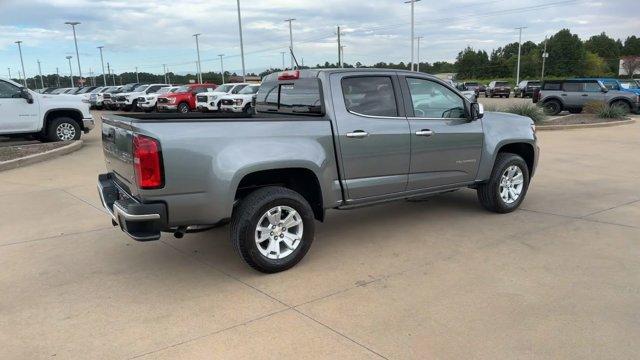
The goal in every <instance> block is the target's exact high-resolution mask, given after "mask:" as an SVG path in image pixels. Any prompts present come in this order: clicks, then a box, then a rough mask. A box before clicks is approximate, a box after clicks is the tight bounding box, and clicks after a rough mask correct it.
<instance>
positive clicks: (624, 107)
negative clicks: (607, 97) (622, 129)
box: [611, 100, 631, 115]
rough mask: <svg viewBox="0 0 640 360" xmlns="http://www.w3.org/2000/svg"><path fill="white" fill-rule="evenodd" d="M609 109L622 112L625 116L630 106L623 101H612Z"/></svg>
mask: <svg viewBox="0 0 640 360" xmlns="http://www.w3.org/2000/svg"><path fill="white" fill-rule="evenodd" d="M611 107H614V108H618V109H620V111H622V112H623V113H624V114H625V115H627V114H629V113H630V112H631V106H630V105H629V103H627V102H626V101H623V100H617V101H614V102H613V103H611Z"/></svg>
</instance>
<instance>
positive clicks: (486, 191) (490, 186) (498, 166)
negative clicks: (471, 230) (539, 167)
mask: <svg viewBox="0 0 640 360" xmlns="http://www.w3.org/2000/svg"><path fill="white" fill-rule="evenodd" d="M512 170H513V173H512V172H511V171H512ZM516 175H517V176H516ZM518 182H520V183H519V184H517V183H518ZM528 188H529V168H528V167H527V163H526V162H525V161H524V159H522V157H520V156H519V155H516V154H512V153H499V154H498V156H497V157H496V162H495V164H494V165H493V170H492V171H491V177H490V178H489V181H488V182H487V183H484V184H480V185H479V186H478V190H477V191H478V200H479V201H480V204H481V205H482V207H484V208H485V209H487V210H489V211H493V212H497V213H500V214H504V213H509V212H512V211H514V210H516V209H517V208H518V207H519V206H520V204H521V203H522V201H523V200H524V197H525V196H526V194H527V189H528Z"/></svg>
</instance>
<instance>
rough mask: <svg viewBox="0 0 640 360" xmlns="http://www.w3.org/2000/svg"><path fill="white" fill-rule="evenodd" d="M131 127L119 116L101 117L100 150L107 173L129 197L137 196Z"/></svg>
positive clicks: (125, 119)
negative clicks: (101, 150) (111, 175)
mask: <svg viewBox="0 0 640 360" xmlns="http://www.w3.org/2000/svg"><path fill="white" fill-rule="evenodd" d="M133 133H134V131H133V127H132V126H131V120H129V119H127V118H124V117H121V116H109V117H106V116H103V117H102V149H103V151H104V159H105V165H106V168H107V172H109V173H111V174H113V178H114V181H115V182H116V183H117V184H118V185H120V186H121V187H122V188H123V190H125V191H127V192H128V193H129V194H131V195H137V194H138V189H137V185H136V176H135V171H134V168H133Z"/></svg>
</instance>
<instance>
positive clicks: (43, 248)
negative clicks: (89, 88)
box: [0, 124, 640, 359]
mask: <svg viewBox="0 0 640 360" xmlns="http://www.w3.org/2000/svg"><path fill="white" fill-rule="evenodd" d="M540 138H541V139H540V143H541V147H542V155H541V160H540V166H539V168H538V173H537V175H536V177H535V178H534V180H533V183H532V186H531V189H530V192H529V194H528V197H527V200H526V201H525V203H524V205H523V207H522V209H521V210H519V211H516V212H514V213H512V214H507V215H496V214H492V213H488V212H486V211H484V210H482V209H481V208H480V206H479V205H478V203H477V201H476V198H475V193H474V192H473V191H470V190H464V191H458V192H455V193H451V194H447V195H442V196H439V197H435V198H432V199H430V200H427V201H422V202H397V203H393V204H389V205H385V206H376V207H370V208H364V209H360V210H352V211H332V212H330V213H329V215H328V219H327V221H326V223H324V224H320V225H319V226H318V230H317V238H316V241H315V243H314V244H313V246H312V248H311V250H310V251H309V253H308V255H307V257H306V258H305V259H304V260H303V261H302V262H301V263H300V264H299V265H298V266H296V267H295V268H294V269H292V270H290V271H287V272H284V273H280V274H276V275H263V274H259V273H257V272H254V271H251V270H249V269H248V268H247V267H246V266H245V265H243V264H242V263H241V261H240V260H239V258H238V257H237V256H236V255H235V254H234V253H233V251H232V247H231V246H230V243H229V241H228V238H227V233H228V228H226V227H225V228H221V229H216V230H212V231H208V232H205V233H200V234H193V235H187V236H186V237H185V238H184V239H180V240H178V239H174V238H172V236H163V237H162V239H161V240H160V241H156V242H151V243H137V242H135V241H132V240H130V239H129V238H128V237H126V236H124V235H123V234H122V233H121V232H120V230H118V229H116V228H112V227H111V225H110V221H109V219H108V217H107V216H106V215H105V214H104V213H103V212H102V210H101V209H100V206H99V204H98V198H97V195H96V191H95V185H94V184H95V180H96V175H97V174H98V173H100V172H101V171H103V163H102V154H101V149H100V139H99V136H98V132H97V131H95V132H93V133H92V134H90V135H89V136H88V137H86V138H85V139H86V142H85V147H84V148H83V149H81V150H80V151H78V152H75V153H73V154H70V155H67V156H64V157H61V158H58V159H55V160H53V161H49V162H47V163H41V164H36V165H32V166H29V167H26V168H21V169H16V170H11V171H6V172H2V173H0V269H1V271H0V344H2V349H0V354H2V355H0V357H2V358H6V359H37V358H51V357H54V356H55V358H58V359H60V358H62V359H67V358H84V359H95V358H113V359H123V358H136V357H142V358H149V359H152V358H153V359H156V358H164V359H175V358H189V359H194V358H203V359H212V358H215V359H217V358H221V359H222V358H231V359H243V358H247V359H249V358H259V359H265V358H294V359H304V358H308V359H319V358H328V359H347V358H372V359H375V358H389V359H408V358H416V359H426V358H456V359H464V358H487V359H496V358H509V359H514V358H576V359H584V358H593V359H604V358H615V359H622V358H636V357H637V355H638V353H640V343H639V342H638V339H640V315H639V314H640V260H639V259H640V141H639V140H638V139H640V124H633V125H626V126H621V127H613V128H601V129H588V130H572V131H563V132H541V133H540Z"/></svg>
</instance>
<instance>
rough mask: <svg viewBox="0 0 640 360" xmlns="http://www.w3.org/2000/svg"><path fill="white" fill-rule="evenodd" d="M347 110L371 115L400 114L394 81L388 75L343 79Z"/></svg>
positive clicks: (343, 92)
mask: <svg viewBox="0 0 640 360" xmlns="http://www.w3.org/2000/svg"><path fill="white" fill-rule="evenodd" d="M342 94H343V95H344V102H345V105H346V107H347V110H348V111H349V112H352V113H357V114H362V115H370V116H398V107H397V104H396V98H395V93H394V90H393V82H392V81H391V78H390V77H388V76H361V77H352V78H344V79H342Z"/></svg>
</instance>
